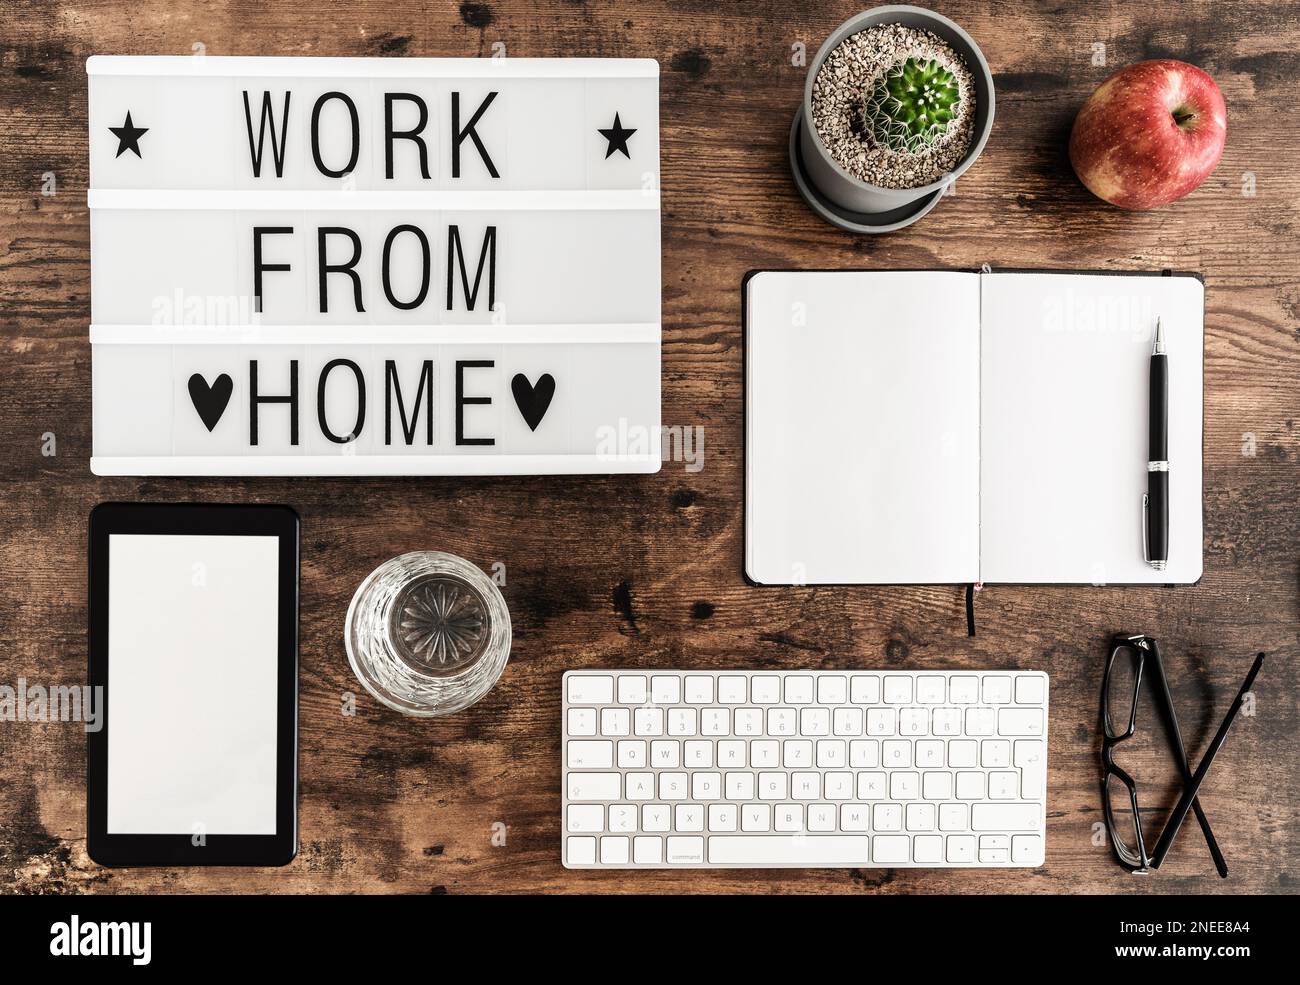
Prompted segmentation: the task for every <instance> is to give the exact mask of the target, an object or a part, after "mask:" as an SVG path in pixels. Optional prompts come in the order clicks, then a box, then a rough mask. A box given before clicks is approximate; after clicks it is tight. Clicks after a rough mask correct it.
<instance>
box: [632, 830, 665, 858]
mask: <svg viewBox="0 0 1300 985" xmlns="http://www.w3.org/2000/svg"><path fill="white" fill-rule="evenodd" d="M663 860H664V840H663V839H662V838H658V837H655V836H654V835H640V836H639V837H637V838H634V839H632V861H634V862H636V864H637V865H659V864H660V863H661V862H663Z"/></svg>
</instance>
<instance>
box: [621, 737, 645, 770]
mask: <svg viewBox="0 0 1300 985" xmlns="http://www.w3.org/2000/svg"><path fill="white" fill-rule="evenodd" d="M645 756H646V744H645V740H644V739H623V740H621V741H620V742H619V744H618V767H619V769H624V770H629V769H631V770H639V769H644V768H645Z"/></svg>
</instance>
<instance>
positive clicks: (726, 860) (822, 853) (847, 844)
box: [709, 835, 871, 867]
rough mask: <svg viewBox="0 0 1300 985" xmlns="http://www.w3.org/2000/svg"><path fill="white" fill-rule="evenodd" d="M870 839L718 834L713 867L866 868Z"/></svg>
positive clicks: (712, 845)
mask: <svg viewBox="0 0 1300 985" xmlns="http://www.w3.org/2000/svg"><path fill="white" fill-rule="evenodd" d="M870 848H871V842H870V839H869V838H867V837H865V836H861V835H765V836H761V837H758V838H745V837H735V836H730V835H714V836H713V837H712V838H710V839H709V863H710V864H711V865H782V866H790V867H797V866H820V865H843V866H854V865H866V864H867V862H868V861H870V857H871V851H870Z"/></svg>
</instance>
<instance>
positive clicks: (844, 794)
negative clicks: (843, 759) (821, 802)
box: [822, 773, 854, 800]
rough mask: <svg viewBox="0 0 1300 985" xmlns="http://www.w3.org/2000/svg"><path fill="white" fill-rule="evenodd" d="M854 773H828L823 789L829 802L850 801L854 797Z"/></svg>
mask: <svg viewBox="0 0 1300 985" xmlns="http://www.w3.org/2000/svg"><path fill="white" fill-rule="evenodd" d="M853 786H854V777H853V774H852V773H827V774H826V778H825V782H824V785H823V787H822V790H823V795H824V796H825V797H826V799H827V800H849V799H850V798H852V796H853Z"/></svg>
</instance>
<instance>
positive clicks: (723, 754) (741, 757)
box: [718, 739, 749, 768]
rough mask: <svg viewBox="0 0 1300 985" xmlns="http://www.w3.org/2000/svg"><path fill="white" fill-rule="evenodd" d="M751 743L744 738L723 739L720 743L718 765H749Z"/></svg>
mask: <svg viewBox="0 0 1300 985" xmlns="http://www.w3.org/2000/svg"><path fill="white" fill-rule="evenodd" d="M748 751H749V743H748V742H746V741H745V740H744V739H723V740H721V741H720V742H719V743H718V765H719V766H723V767H728V768H739V767H744V766H748V765H749V756H748V755H747V753H748Z"/></svg>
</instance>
